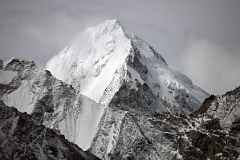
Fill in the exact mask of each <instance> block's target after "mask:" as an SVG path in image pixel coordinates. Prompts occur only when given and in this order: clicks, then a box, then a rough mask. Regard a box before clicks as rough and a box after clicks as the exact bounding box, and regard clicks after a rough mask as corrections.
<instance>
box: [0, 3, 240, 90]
mask: <svg viewBox="0 0 240 160" xmlns="http://www.w3.org/2000/svg"><path fill="white" fill-rule="evenodd" d="M239 11H240V1H239V0H228V1H225V0H211V1H209V0H201V1H192V0H149V1H146V0H131V1H129V0H68V1H66V0H51V1H49V0H41V1H39V0H0V58H2V59H8V58H10V57H13V56H14V57H19V58H26V59H32V60H34V61H36V62H37V63H38V64H40V65H44V64H45V63H46V61H47V60H48V59H49V58H50V57H52V56H53V55H54V54H56V53H57V52H59V51H60V50H61V49H62V48H63V47H64V46H65V45H66V44H67V43H68V42H69V41H70V40H71V39H72V38H73V37H74V36H75V35H76V34H77V33H78V32H80V31H82V30H83V29H84V28H86V27H87V26H91V25H95V24H98V23H101V22H102V21H104V20H105V19H112V18H117V19H119V20H120V21H121V22H122V23H123V25H125V27H126V28H127V29H128V30H129V31H130V32H133V33H135V34H137V35H139V36H140V37H142V38H143V39H145V40H147V41H149V43H150V44H152V45H153V46H154V47H155V48H156V49H157V50H158V51H159V52H160V53H161V54H162V55H163V57H165V59H166V60H167V62H168V64H169V65H170V66H172V67H174V68H176V69H178V70H180V71H181V70H182V69H184V72H186V73H188V75H189V76H190V78H193V79H194V81H196V80H195V79H196V78H194V77H192V76H193V74H190V72H192V71H190V70H188V68H186V67H185V62H184V63H182V62H180V61H179V59H181V57H183V55H185V54H183V53H184V52H183V50H184V49H185V46H186V45H188V33H189V32H193V33H197V34H200V35H201V37H204V38H205V39H209V40H210V41H211V42H212V43H216V44H218V46H220V47H222V48H237V47H238V46H240V32H239V28H240V17H239ZM197 42H198V41H197ZM197 42H196V43H197ZM189 47H190V48H191V46H189ZM205 54H207V53H205ZM222 54H223V55H225V56H226V57H231V54H232V55H234V56H237V55H238V54H239V52H237V51H236V52H235V51H232V50H231V54H230V52H229V51H226V52H223V53H222ZM234 56H233V57H234ZM229 59H232V58H229ZM233 59H234V60H235V58H233ZM213 63H214V64H215V65H216V66H217V65H219V62H218V61H214V62H213ZM225 65H228V64H225ZM238 66H239V65H237V66H234V67H235V68H237V67H238ZM222 67H225V66H222ZM226 68H227V66H226ZM199 72H200V71H199ZM200 73H201V72H200ZM209 73H210V72H209ZM211 73H212V72H211ZM235 74H237V73H235ZM204 76H207V77H209V75H206V74H205V75H200V74H199V77H200V78H197V79H201V77H204ZM205 80H206V79H202V81H205ZM235 80H236V79H235ZM235 80H232V79H229V80H228V81H227V82H226V83H225V84H220V83H219V86H220V87H219V89H218V91H214V93H216V92H219V93H220V92H223V91H225V90H228V89H230V88H231V87H230V88H229V87H228V86H229V84H234V85H235V84H236V83H233V81H235ZM210 81H211V80H209V83H210ZM196 83H198V84H199V85H200V87H203V88H205V86H202V84H203V83H208V81H205V82H201V83H200V82H198V81H196ZM227 84H228V85H227ZM216 85H217V84H216ZM222 85H223V86H222ZM209 91H210V92H212V91H211V90H209Z"/></svg>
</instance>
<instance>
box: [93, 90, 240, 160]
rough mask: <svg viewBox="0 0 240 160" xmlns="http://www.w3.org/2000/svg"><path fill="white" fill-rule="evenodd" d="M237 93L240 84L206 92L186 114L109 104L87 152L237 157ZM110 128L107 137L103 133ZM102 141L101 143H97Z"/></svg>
mask: <svg viewBox="0 0 240 160" xmlns="http://www.w3.org/2000/svg"><path fill="white" fill-rule="evenodd" d="M239 93H240V87H238V88H236V89H235V90H233V91H231V92H228V93H226V94H225V95H222V96H210V97H209V98H208V99H206V100H205V102H204V103H203V105H202V106H201V107H200V109H199V110H197V111H196V112H194V113H193V114H191V115H190V116H177V115H173V114H170V113H159V114H146V113H136V112H127V111H121V110H118V109H117V108H115V109H114V108H112V109H109V110H108V112H107V113H108V114H107V115H104V116H103V117H104V118H103V119H102V120H103V121H104V123H103V124H108V126H107V128H108V129H105V130H104V129H102V130H100V131H99V133H98V134H97V137H96V138H95V141H94V143H93V145H92V146H93V148H92V150H90V151H91V152H92V153H95V154H96V155H97V156H98V157H101V158H103V159H113V160H115V159H117V160H125V159H139V160H140V159H149V160H153V159H162V160H165V159H173V160H180V159H183V160H192V159H196V160H207V159H212V160H219V159H222V160H237V159H238V158H240V127H239V126H240V121H239V119H240V114H239V111H240V96H239V95H240V94H239ZM216 104H217V106H216ZM110 115H111V116H110ZM116 115H118V116H119V117H118V118H116V117H117V116H116ZM116 124H117V125H116ZM105 127H106V125H105ZM109 128H110V130H109ZM109 132H110V133H111V134H109V135H111V136H108V137H106V136H104V135H105V134H106V133H109ZM103 137H104V138H103ZM100 141H102V142H103V143H102V144H104V145H99V142H100ZM110 147H111V148H112V149H110Z"/></svg>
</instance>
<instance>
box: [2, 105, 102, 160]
mask: <svg viewBox="0 0 240 160" xmlns="http://www.w3.org/2000/svg"><path fill="white" fill-rule="evenodd" d="M0 159H1V160H28V159H29V160H43V159H46V160H50V159H51V160H59V159H61V160H97V159H98V158H97V157H95V156H93V155H91V154H90V153H87V152H84V151H83V150H81V149H80V148H79V147H78V146H77V145H75V144H72V143H70V142H68V141H67V140H66V139H65V138H64V136H62V135H58V134H56V133H55V132H54V131H53V130H51V129H48V128H46V127H44V126H43V125H42V124H41V123H39V122H37V121H36V120H35V119H33V118H32V117H31V116H30V115H28V114H27V113H20V112H18V111H17V109H16V108H13V107H8V106H5V105H4V104H3V102H2V101H0Z"/></svg>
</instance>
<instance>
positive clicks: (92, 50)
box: [46, 20, 208, 114]
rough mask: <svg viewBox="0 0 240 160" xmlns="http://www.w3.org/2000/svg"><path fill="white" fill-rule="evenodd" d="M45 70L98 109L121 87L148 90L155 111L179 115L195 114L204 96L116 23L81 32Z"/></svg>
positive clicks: (100, 25) (186, 79)
mask: <svg viewBox="0 0 240 160" xmlns="http://www.w3.org/2000/svg"><path fill="white" fill-rule="evenodd" d="M46 69H48V70H49V71H51V73H52V74H53V75H54V76H56V77H57V78H59V79H61V80H63V81H64V82H67V83H68V84H72V85H73V86H74V88H75V89H76V90H77V91H79V92H80V93H82V94H83V95H85V96H87V97H89V98H91V99H93V100H94V101H96V102H98V103H101V104H103V105H108V104H109V103H111V101H112V98H113V97H114V96H115V94H116V93H117V92H118V91H119V89H120V88H121V87H122V86H123V85H125V84H127V85H128V86H129V87H130V88H131V89H135V90H138V89H139V86H147V87H148V88H150V92H151V95H152V97H155V99H158V102H156V103H159V108H160V109H159V110H160V111H166V110H168V111H170V112H174V113H180V114H188V113H191V112H192V111H194V110H196V108H197V107H199V106H200V104H201V102H202V101H203V100H204V99H205V98H206V97H207V96H208V94H207V93H206V92H204V91H203V90H202V89H200V88H198V87H196V86H194V85H193V83H192V81H191V80H190V79H189V78H188V77H187V76H185V75H183V74H181V73H179V72H178V71H175V70H172V69H171V68H169V67H168V65H167V63H166V62H165V60H164V59H163V57H162V56H161V55H160V54H159V53H157V52H156V51H155V50H154V49H153V47H152V46H150V45H149V44H148V43H147V42H146V41H144V40H142V39H140V38H139V37H137V36H135V35H133V34H130V33H129V32H127V31H126V30H125V29H124V27H122V25H121V24H120V23H119V21H117V20H107V21H105V22H104V23H102V24H99V25H97V26H95V27H90V28H88V29H86V30H85V31H84V32H82V33H81V34H80V35H79V36H78V37H77V38H76V39H75V40H73V41H72V42H71V43H70V44H69V45H68V46H67V47H66V48H65V49H64V50H63V51H61V52H60V53H59V54H57V55H56V56H54V57H53V58H52V59H51V60H49V62H48V63H47V65H46Z"/></svg>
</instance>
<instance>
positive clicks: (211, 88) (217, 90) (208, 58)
mask: <svg viewBox="0 0 240 160" xmlns="http://www.w3.org/2000/svg"><path fill="white" fill-rule="evenodd" d="M181 60H182V64H183V65H182V67H183V69H182V71H184V72H185V73H186V74H187V75H189V77H191V78H192V80H193V81H194V82H195V83H196V84H197V85H199V86H201V87H202V88H203V89H205V90H206V91H208V92H209V93H214V94H221V93H224V92H226V91H227V90H229V89H234V88H235V87H236V86H239V85H240V74H239V73H240V65H239V62H240V48H227V47H223V46H222V45H218V44H216V43H214V42H212V41H210V40H207V39H205V38H202V37H194V38H193V37H192V38H191V40H189V42H188V43H187V45H186V48H185V50H184V51H183V54H182V59H181Z"/></svg>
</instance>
